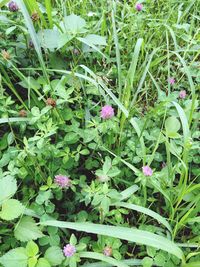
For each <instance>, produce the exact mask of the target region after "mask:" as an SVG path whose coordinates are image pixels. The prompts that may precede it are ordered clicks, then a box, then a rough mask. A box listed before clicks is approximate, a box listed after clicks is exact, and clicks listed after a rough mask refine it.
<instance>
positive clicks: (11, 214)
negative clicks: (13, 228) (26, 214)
mask: <svg viewBox="0 0 200 267" xmlns="http://www.w3.org/2000/svg"><path fill="white" fill-rule="evenodd" d="M23 211H24V206H23V205H22V204H21V203H20V202H19V201H18V200H16V199H8V200H7V201H4V203H3V204H2V210H1V212H0V217H1V218H2V219H3V220H6V221H10V220H14V219H16V218H17V217H19V216H20V215H21V214H22V212H23Z"/></svg>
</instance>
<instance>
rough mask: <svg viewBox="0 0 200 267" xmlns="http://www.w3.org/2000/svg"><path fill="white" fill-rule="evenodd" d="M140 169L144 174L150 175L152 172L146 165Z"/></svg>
mask: <svg viewBox="0 0 200 267" xmlns="http://www.w3.org/2000/svg"><path fill="white" fill-rule="evenodd" d="M142 171H143V174H144V175H145V176H152V174H153V170H152V169H151V168H150V167H149V166H147V165H146V166H143V167H142Z"/></svg>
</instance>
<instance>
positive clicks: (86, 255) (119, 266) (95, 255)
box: [79, 252, 129, 267]
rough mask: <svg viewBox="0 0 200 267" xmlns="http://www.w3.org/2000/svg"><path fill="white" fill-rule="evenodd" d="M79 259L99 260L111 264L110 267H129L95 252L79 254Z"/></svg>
mask: <svg viewBox="0 0 200 267" xmlns="http://www.w3.org/2000/svg"><path fill="white" fill-rule="evenodd" d="M79 256H80V258H89V259H95V260H101V261H104V262H107V263H110V264H112V266H117V267H128V266H129V265H128V264H126V263H124V262H121V261H118V260H116V259H114V258H111V257H107V256H104V255H103V254H100V253H96V252H80V253H79Z"/></svg>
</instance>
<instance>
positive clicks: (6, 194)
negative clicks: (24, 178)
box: [0, 176, 17, 205]
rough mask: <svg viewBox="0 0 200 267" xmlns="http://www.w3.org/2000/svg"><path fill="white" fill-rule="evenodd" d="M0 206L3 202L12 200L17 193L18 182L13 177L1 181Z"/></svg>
mask: <svg viewBox="0 0 200 267" xmlns="http://www.w3.org/2000/svg"><path fill="white" fill-rule="evenodd" d="M0 189H1V190H0V205H1V204H2V202H3V201H5V200H7V199H9V198H11V197H12V196H13V195H14V194H15V193H16V191H17V182H16V180H15V179H14V178H13V177H12V176H6V177H3V178H2V179H0Z"/></svg>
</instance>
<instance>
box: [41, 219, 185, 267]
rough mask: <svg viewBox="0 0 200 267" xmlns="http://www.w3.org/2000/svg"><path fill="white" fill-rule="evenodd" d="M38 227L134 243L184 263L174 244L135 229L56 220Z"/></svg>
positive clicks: (155, 235)
mask: <svg viewBox="0 0 200 267" xmlns="http://www.w3.org/2000/svg"><path fill="white" fill-rule="evenodd" d="M40 225H46V226H54V227H59V228H66V229H72V230H76V231H83V232H86V233H90V234H97V235H103V236H110V237H114V238H119V239H122V240H126V241H130V242H134V243H137V244H142V245H146V246H151V247H154V248H157V249H161V250H163V251H166V252H168V253H170V254H172V255H175V256H176V257H177V258H179V259H181V260H182V261H183V263H184V262H185V257H184V254H183V252H182V250H181V249H180V248H179V247H178V246H177V245H176V244H175V243H174V242H172V241H171V240H169V239H167V238H165V237H163V236H159V235H157V234H153V233H151V232H148V231H144V230H138V229H135V228H128V227H121V226H111V225H103V224H94V223H82V222H81V223H74V222H64V221H57V220H49V221H43V222H40Z"/></svg>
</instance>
